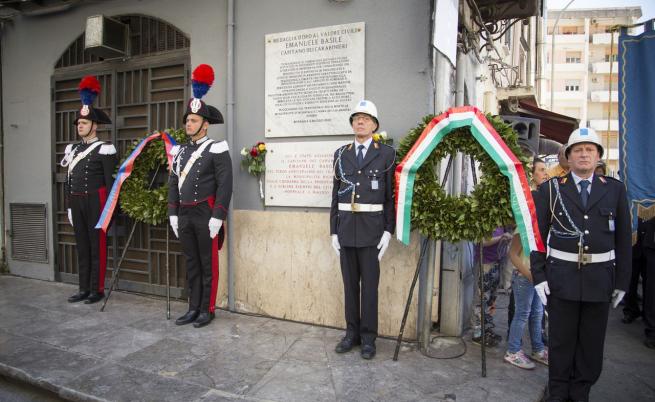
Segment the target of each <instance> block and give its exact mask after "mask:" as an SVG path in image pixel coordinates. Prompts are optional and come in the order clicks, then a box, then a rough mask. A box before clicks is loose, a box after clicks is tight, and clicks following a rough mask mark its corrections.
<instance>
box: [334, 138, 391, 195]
mask: <svg viewBox="0 0 655 402" xmlns="http://www.w3.org/2000/svg"><path fill="white" fill-rule="evenodd" d="M347 148H348V146H347V145H344V146H342V147H341V148H340V149H339V155H337V160H336V161H335V162H334V166H333V167H332V171H333V172H334V178H335V179H337V180H339V181H341V182H343V183H346V185H347V187H346V188H344V189H343V190H339V191H338V195H340V196H341V195H344V194H347V193H348V192H351V191H352V190H354V189H355V183H353V182H352V181H350V180H348V179H346V176H345V175H344V173H343V164H342V163H341V155H342V154H343V152H344V151H345V150H346V149H347ZM391 149H393V148H391ZM395 160H396V150H395V149H393V159H392V162H391V164H389V166H387V167H386V168H384V170H382V172H380V173H385V172H387V171H389V169H391V168H392V167H393V164H394V161H395ZM337 166H338V167H339V170H338V173H337Z"/></svg>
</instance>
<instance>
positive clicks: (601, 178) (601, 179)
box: [598, 176, 607, 184]
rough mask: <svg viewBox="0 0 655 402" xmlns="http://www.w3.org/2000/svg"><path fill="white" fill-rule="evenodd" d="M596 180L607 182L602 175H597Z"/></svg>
mask: <svg viewBox="0 0 655 402" xmlns="http://www.w3.org/2000/svg"><path fill="white" fill-rule="evenodd" d="M598 180H600V182H601V183H603V184H607V180H605V178H604V177H603V176H598Z"/></svg>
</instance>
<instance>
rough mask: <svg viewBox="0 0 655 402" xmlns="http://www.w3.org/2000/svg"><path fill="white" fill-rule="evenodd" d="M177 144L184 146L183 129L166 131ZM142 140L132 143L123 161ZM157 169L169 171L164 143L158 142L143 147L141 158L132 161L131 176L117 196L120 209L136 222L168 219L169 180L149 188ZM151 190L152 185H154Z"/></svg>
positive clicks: (185, 139) (153, 221)
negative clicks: (118, 196)
mask: <svg viewBox="0 0 655 402" xmlns="http://www.w3.org/2000/svg"><path fill="white" fill-rule="evenodd" d="M166 132H168V134H170V136H171V137H173V138H174V139H175V141H177V143H178V144H181V143H185V142H186V141H187V136H186V134H185V133H184V130H182V129H179V130H172V129H170V130H167V131H166ZM139 142H141V140H136V141H133V142H132V144H131V145H130V146H129V147H128V149H127V150H126V151H125V158H123V160H121V163H120V164H119V166H120V165H122V164H123V162H124V161H125V159H126V158H127V157H128V156H129V155H130V154H131V153H132V151H133V150H134V148H136V146H137V145H138V144H139ZM157 167H159V173H160V174H161V173H162V172H168V160H167V158H166V149H165V147H164V141H162V140H160V139H158V140H154V141H152V142H150V143H149V144H148V145H146V147H145V149H144V150H143V152H141V155H139V157H138V158H137V159H136V161H135V162H134V168H133V170H132V174H131V175H130V177H129V178H128V179H127V180H125V183H123V187H122V188H121V193H120V205H121V210H122V211H123V212H124V213H125V214H127V216H129V217H130V218H132V219H134V220H135V221H137V222H144V223H147V224H150V225H159V224H160V223H162V222H164V221H166V219H167V215H168V213H167V202H168V180H166V181H165V182H164V184H163V185H161V186H159V187H155V188H152V189H148V186H149V185H150V182H151V181H152V176H153V174H154V173H155V171H156V170H157ZM153 187H154V186H153Z"/></svg>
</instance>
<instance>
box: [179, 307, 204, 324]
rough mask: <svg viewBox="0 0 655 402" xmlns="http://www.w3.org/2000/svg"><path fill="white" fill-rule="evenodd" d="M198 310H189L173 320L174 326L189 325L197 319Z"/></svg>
mask: <svg viewBox="0 0 655 402" xmlns="http://www.w3.org/2000/svg"><path fill="white" fill-rule="evenodd" d="M198 313H199V312H198V310H189V311H187V312H186V314H184V315H183V316H182V317H180V318H178V319H177V320H175V325H186V324H191V323H192V322H194V321H195V320H196V318H198Z"/></svg>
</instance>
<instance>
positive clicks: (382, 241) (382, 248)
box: [378, 230, 391, 261]
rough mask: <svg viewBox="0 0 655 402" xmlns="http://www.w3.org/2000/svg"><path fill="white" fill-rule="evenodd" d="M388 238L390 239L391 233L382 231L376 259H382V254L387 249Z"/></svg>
mask: <svg viewBox="0 0 655 402" xmlns="http://www.w3.org/2000/svg"><path fill="white" fill-rule="evenodd" d="M389 240H391V233H389V232H387V231H386V230H385V231H384V233H382V238H381V239H380V242H379V243H378V250H380V252H379V253H378V261H381V260H382V256H383V255H384V253H385V252H386V251H387V247H389Z"/></svg>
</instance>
